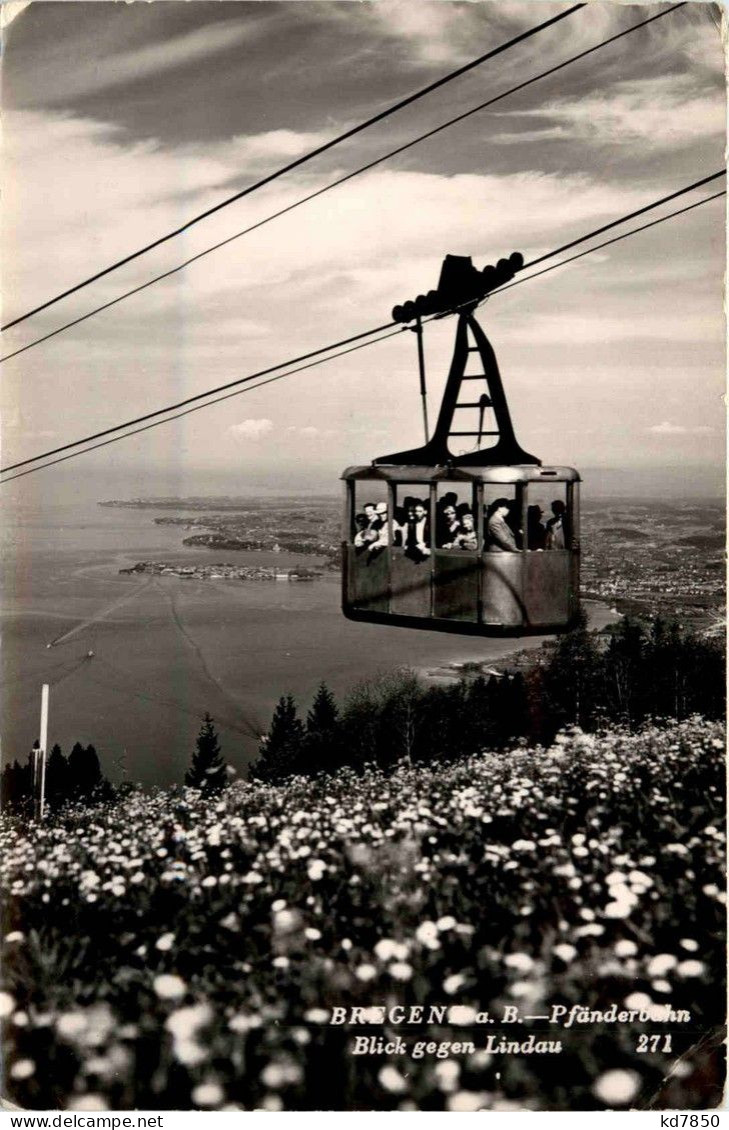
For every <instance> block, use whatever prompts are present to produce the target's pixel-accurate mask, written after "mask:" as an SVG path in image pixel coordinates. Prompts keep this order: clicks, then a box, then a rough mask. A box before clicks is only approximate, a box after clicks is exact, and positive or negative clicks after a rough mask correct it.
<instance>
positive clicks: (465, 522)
mask: <svg viewBox="0 0 729 1130" xmlns="http://www.w3.org/2000/svg"><path fill="white" fill-rule="evenodd" d="M453 549H478V535H477V533H476V524H475V522H474V520H473V514H472V513H471V510H470V508H469V507H468V506H464V507H463V513H462V514H461V521H460V524H459V530H458V533H457V534H456V536H455V538H454V539H453Z"/></svg>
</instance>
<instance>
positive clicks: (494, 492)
mask: <svg viewBox="0 0 729 1130" xmlns="http://www.w3.org/2000/svg"><path fill="white" fill-rule="evenodd" d="M523 497H524V491H523V487H522V486H521V485H514V484H512V483H506V484H500V483H488V484H487V485H485V486H484V492H483V523H484V549H485V550H486V552H487V553H518V552H519V550H520V549H521V548H522V541H523V536H522V535H523V509H524V508H523Z"/></svg>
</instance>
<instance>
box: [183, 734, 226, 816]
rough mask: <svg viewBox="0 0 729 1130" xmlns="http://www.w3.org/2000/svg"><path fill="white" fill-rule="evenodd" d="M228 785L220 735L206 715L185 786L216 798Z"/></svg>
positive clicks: (186, 776) (186, 775)
mask: <svg viewBox="0 0 729 1130" xmlns="http://www.w3.org/2000/svg"><path fill="white" fill-rule="evenodd" d="M227 783H228V778H227V772H226V767H225V762H224V761H223V758H222V757H221V755H220V746H219V745H218V735H217V733H216V731H215V727H214V726H213V719H212V718H211V717H210V715H209V714H206V715H205V717H204V719H203V724H202V726H201V727H200V733H199V734H198V736H197V741H196V742H195V752H194V753H193V755H192V760H191V761H190V768H189V769H188V770H187V773H186V774H185V784H186V785H190V786H191V787H192V788H194V789H201V790H202V792H203V793H207V794H208V795H211V796H214V795H217V794H218V793H220V792H222V791H223V789H224V788H225V786H226V785H227Z"/></svg>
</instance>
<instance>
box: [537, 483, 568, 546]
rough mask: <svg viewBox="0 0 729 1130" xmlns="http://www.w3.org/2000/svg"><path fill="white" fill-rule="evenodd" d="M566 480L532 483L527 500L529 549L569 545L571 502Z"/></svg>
mask: <svg viewBox="0 0 729 1130" xmlns="http://www.w3.org/2000/svg"><path fill="white" fill-rule="evenodd" d="M567 495H568V492H567V484H566V483H561V482H551V483H550V482H533V483H530V484H529V499H528V504H527V508H526V510H527V513H526V521H527V549H530V550H532V552H537V551H539V550H552V549H570V548H571V546H572V515H571V513H570V507H569V506H568V497H567Z"/></svg>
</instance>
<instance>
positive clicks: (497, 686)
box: [249, 617, 726, 782]
mask: <svg viewBox="0 0 729 1130" xmlns="http://www.w3.org/2000/svg"><path fill="white" fill-rule="evenodd" d="M536 655H537V662H535V663H533V664H532V665H531V666H530V668H529V669H528V670H527V671H526V672H525V673H521V672H517V673H516V674H513V675H505V676H501V677H497V676H495V675H492V676H491V677H490V678H488V679H487V678H485V677H483V676H478V677H476V678H462V679H461V680H460V682H459V683H458V684H455V685H452V686H446V687H443V686H426V685H424V684H423V683H422V682H421V681H420V680H418V678H417V677H416V676H415V675H414V674H413V673H412V672H408V671H400V672H395V673H392V674H390V675H387V676H385V677H383V678H381V679H377V680H374V681H371V682H368V683H363V684H360V686H358V687H356V688H355V690H354V691H353V692H352V693H351V694H350V696H349V697H348V699H347V700H346V701H345V703H344V705H343V707H342V709H341V710H340V708H339V707H338V705H337V703H336V701H335V699H334V696H333V695H332V693H331V692H330V691H329V689H328V688H327V687H326V686H325V685H324V684H322V686H321V687H320V688H319V690H318V692H317V694H316V697H315V699H314V702H313V704H312V707H311V709H310V710H309V712H308V714H307V717H306V719H301V718H300V717H299V715H298V710H297V704H296V702H295V701H294V699H293V698H292V697H291V695H285V696H283V697H282V698H281V699H280V701H279V703H278V706H277V707H276V710H275V712H274V715H273V719H272V721H271V726H270V729H269V732H268V734H267V735H266V737H265V738H264V739H263V741H262V743H261V746H260V749H259V757H258V760H257V761H256V762H255V763H254V764H253V765H252V766H251V768H250V770H249V777H250V779H251V780H259V781H265V782H276V781H280V780H284V779H285V778H286V777H288V776H292V775H294V774H304V775H313V774H316V773H322V772H333V771H335V770H336V769H337V767H339V766H341V765H349V766H352V767H353V768H355V769H359V768H361V767H362V766H363V765H364V764H366V763H368V762H374V763H375V764H377V765H379V766H380V767H383V768H387V767H389V766H393V765H395V764H396V763H397V762H399V761H401V760H403V759H405V760H410V761H413V762H419V763H429V762H430V763H432V762H437V761H439V760H453V759H455V758H458V757H464V756H468V755H469V754H472V753H477V752H478V751H480V750H482V749H504V748H508V747H509V746H511V745H513V744H514V743H515V742H518V741H519V740H520V739H521V740H523V741H525V742H526V743H527V744H528V745H549V744H551V742H552V741H553V740H554V738H555V736H556V734H557V733H558V732H559V730H561V729H563V728H564V727H565V726H569V725H578V726H580V727H581V728H582V729H583V730H585V731H588V732H589V731H594V730H598V729H600V728H601V727H604V726H606V725H609V724H615V723H618V724H621V725H626V726H628V727H631V728H635V727H637V726H639V725H640V724H641V723H643V722H645V721H647V720H649V719H661V718H676V719H682V718H686V717H688V716H689V715H691V714H700V715H703V716H704V717H706V718H721V717H723V715H724V700H725V685H726V684H725V674H724V666H725V665H724V652H723V649H722V648H721V647H719V646H718V645H717V644H716V643H714V642H713V641H708V640H704V639H701V638H700V637H697V636H695V635H689V634H683V633H682V632H681V630H680V628H679V627H678V625H676V624H674V623H671V624H669V623H667V622H666V621H665V620H663V619H661V618H660V617H657V618H656V619H654V620H653V621H652V622H649V623H645V622H643V621H640V620H638V619H635V618H632V617H625V618H624V619H622V620H621V621H620V622H619V623H618V624H617V625H615V626H614V627H613V628H612V629H611V630H610V631H609V632H608V633H606V634H605V635H602V636H601V635H598V634H596V633H594V632H590V631H589V630H588V628H587V624H586V620H585V619H584V618H583V619H582V620H581V621H580V623H579V624H578V625H577V627H576V628H575V629H574V630H573V631H571V632H569V633H567V634H566V635H564V636H561V637H560V638H559V640H558V641H557V642H556V644H555V645H550V646H549V647H548V649H547V650H546V653H545V654H544V656H540V654H539V653H536Z"/></svg>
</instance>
